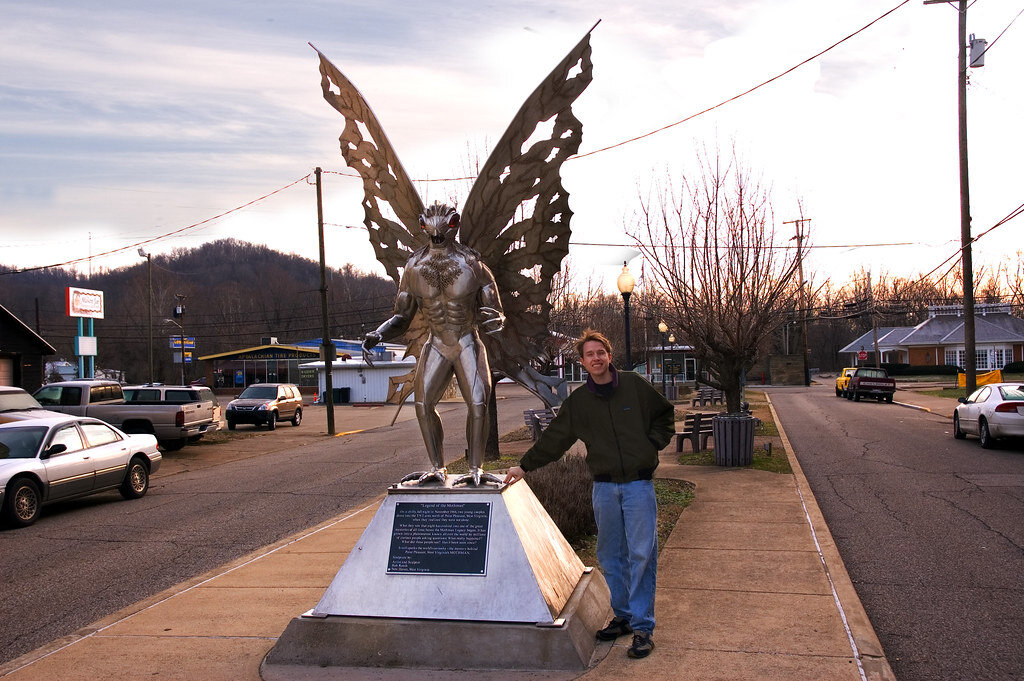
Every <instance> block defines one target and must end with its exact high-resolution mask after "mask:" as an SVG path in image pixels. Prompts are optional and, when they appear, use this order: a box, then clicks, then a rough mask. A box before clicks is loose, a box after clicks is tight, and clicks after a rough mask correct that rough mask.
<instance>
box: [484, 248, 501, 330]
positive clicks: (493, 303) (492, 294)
mask: <svg viewBox="0 0 1024 681" xmlns="http://www.w3.org/2000/svg"><path fill="white" fill-rule="evenodd" d="M480 278H481V283H482V285H481V287H480V314H481V316H482V320H481V321H480V328H481V329H482V330H483V331H484V333H497V332H499V331H501V330H502V329H503V328H505V311H504V310H503V309H502V307H501V295H500V294H499V293H498V284H497V282H496V281H495V280H494V275H493V274H492V273H491V270H490V269H489V268H488V267H487V265H485V264H483V263H480Z"/></svg>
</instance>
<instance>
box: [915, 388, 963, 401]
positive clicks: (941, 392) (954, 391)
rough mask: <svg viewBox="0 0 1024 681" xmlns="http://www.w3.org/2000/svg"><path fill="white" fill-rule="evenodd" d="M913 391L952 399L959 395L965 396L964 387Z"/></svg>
mask: <svg viewBox="0 0 1024 681" xmlns="http://www.w3.org/2000/svg"><path fill="white" fill-rule="evenodd" d="M914 392H916V393H918V394H920V395H931V396H932V397H951V398H953V399H954V400H955V399H957V398H959V397H967V389H966V388H936V389H935V390H915V391H914Z"/></svg>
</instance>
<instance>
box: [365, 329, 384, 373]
mask: <svg viewBox="0 0 1024 681" xmlns="http://www.w3.org/2000/svg"><path fill="white" fill-rule="evenodd" d="M377 343H380V334H379V333H377V332H376V331H371V332H369V333H368V334H366V336H364V337H363V361H364V362H366V365H367V366H371V367H372V366H373V359H372V358H373V354H372V353H371V352H370V350H371V349H372V348H373V347H374V346H375V345H377Z"/></svg>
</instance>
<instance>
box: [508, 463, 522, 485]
mask: <svg viewBox="0 0 1024 681" xmlns="http://www.w3.org/2000/svg"><path fill="white" fill-rule="evenodd" d="M524 475H526V471H524V470H523V469H522V468H520V467H519V466H512V468H509V469H508V473H506V474H505V484H506V485H511V484H512V483H513V482H515V481H516V480H522V479H523V476H524Z"/></svg>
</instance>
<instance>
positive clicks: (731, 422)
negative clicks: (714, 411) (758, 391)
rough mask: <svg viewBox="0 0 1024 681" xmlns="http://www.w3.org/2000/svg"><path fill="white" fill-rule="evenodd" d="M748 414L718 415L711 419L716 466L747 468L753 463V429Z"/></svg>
mask: <svg viewBox="0 0 1024 681" xmlns="http://www.w3.org/2000/svg"><path fill="white" fill-rule="evenodd" d="M756 425H757V419H755V418H754V417H753V416H751V415H749V414H743V413H739V414H718V415H717V416H715V417H714V418H712V419H711V433H712V435H711V437H713V438H714V440H715V465H716V466H749V465H750V464H751V463H753V461H754V427H755V426H756Z"/></svg>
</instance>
